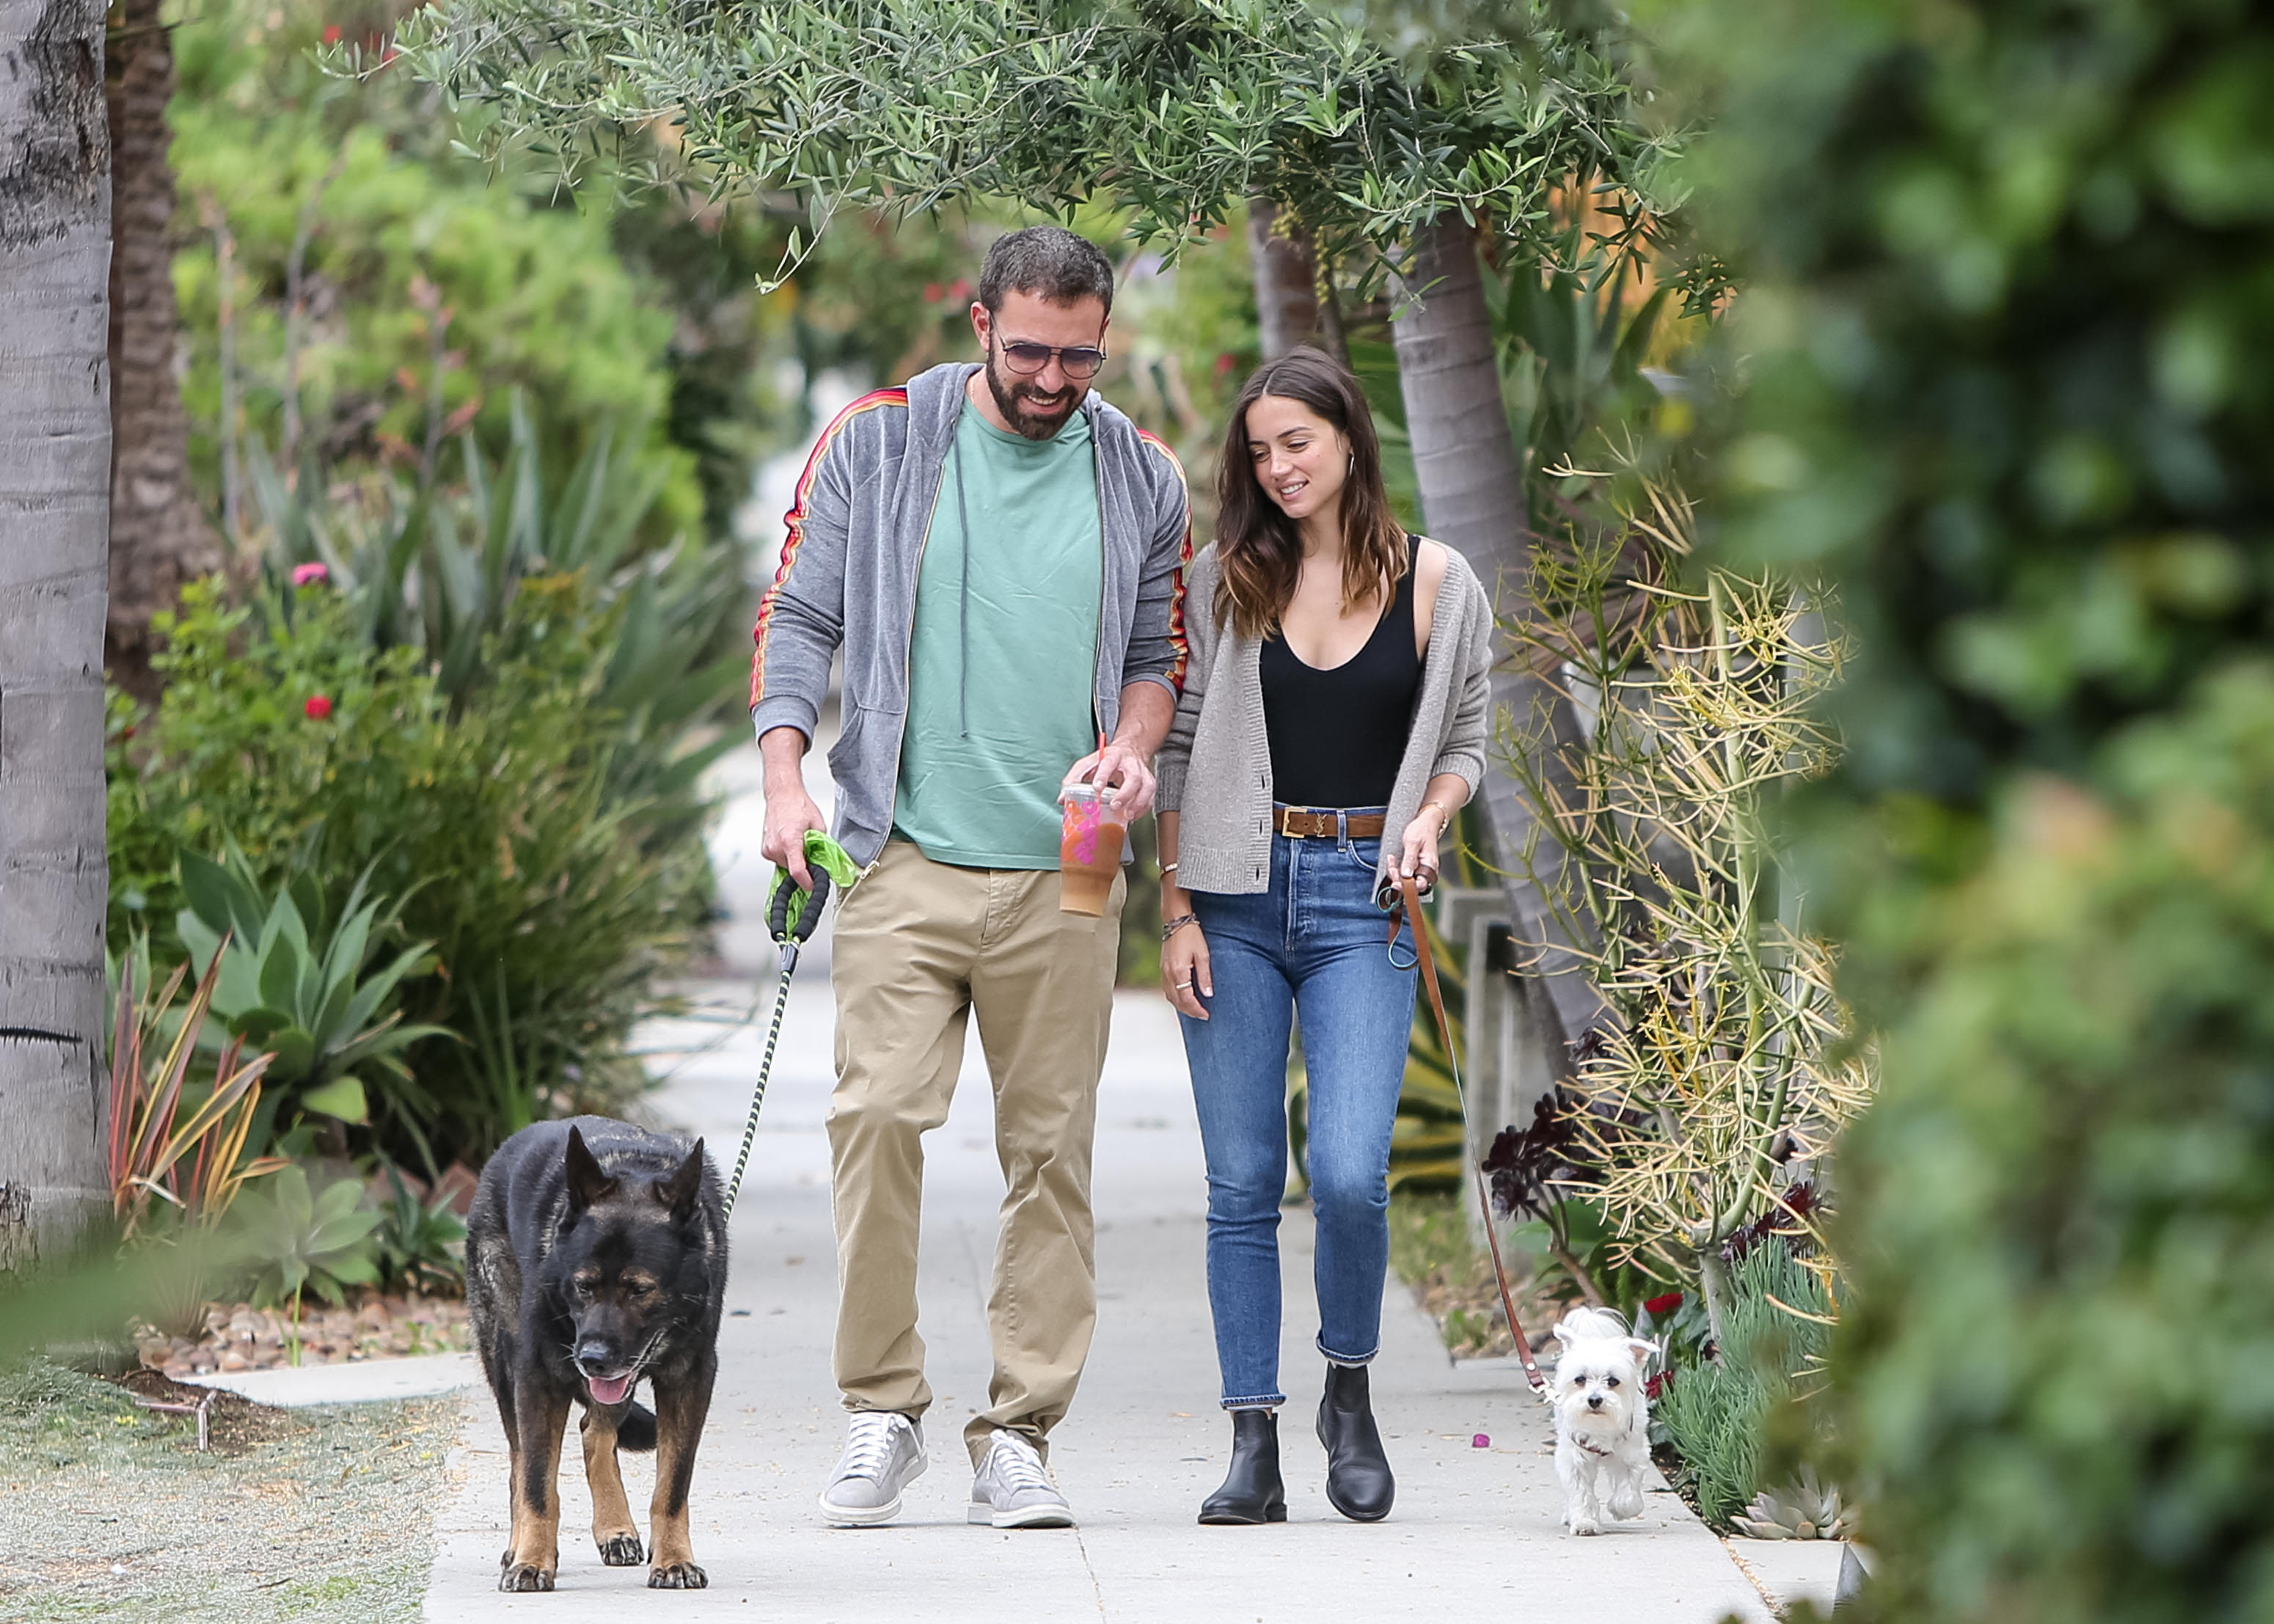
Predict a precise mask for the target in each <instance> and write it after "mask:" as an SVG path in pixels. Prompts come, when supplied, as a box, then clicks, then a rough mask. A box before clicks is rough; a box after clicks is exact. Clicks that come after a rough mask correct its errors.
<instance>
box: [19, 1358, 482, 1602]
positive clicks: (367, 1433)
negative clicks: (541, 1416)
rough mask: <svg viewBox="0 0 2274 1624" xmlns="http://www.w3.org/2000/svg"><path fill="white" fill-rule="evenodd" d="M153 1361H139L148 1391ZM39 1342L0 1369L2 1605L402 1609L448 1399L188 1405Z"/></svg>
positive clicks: (415, 1595)
mask: <svg viewBox="0 0 2274 1624" xmlns="http://www.w3.org/2000/svg"><path fill="white" fill-rule="evenodd" d="M159 1380H160V1379H156V1378H153V1377H149V1376H147V1375H146V1376H143V1377H140V1378H137V1379H136V1386H137V1388H147V1389H149V1390H151V1391H153V1392H154V1391H155V1387H154V1384H155V1383H157V1382H158V1381H159ZM134 1397H135V1392H134V1391H132V1390H130V1389H129V1388H127V1387H123V1386H120V1385H119V1384H117V1383H114V1382H109V1381H105V1380H99V1379H97V1378H95V1377H92V1376H86V1375H82V1374H80V1373H79V1372H77V1371H72V1370H68V1369H65V1368H64V1367H63V1366H61V1365H53V1364H49V1363H48V1362H46V1361H44V1360H39V1361H34V1362H33V1363H31V1364H29V1365H23V1366H19V1367H17V1368H13V1369H0V1617H4V1618H6V1619H9V1620H22V1621H23V1624H49V1621H50V1620H78V1619H93V1618H102V1619H105V1620H152V1621H153V1624H156V1621H157V1620H166V1621H168V1624H172V1621H174V1620H183V1621H185V1624H188V1621H204V1620H211V1621H213V1624H222V1620H227V1621H228V1624H267V1621H268V1620H282V1619H296V1618H312V1617H323V1618H353V1619H356V1620H370V1621H372V1624H385V1621H392V1620H404V1621H405V1624H407V1621H408V1620H415V1619H416V1618H417V1617H418V1609H419V1598H420V1595H421V1592H422V1591H423V1590H424V1588H425V1579H426V1571H427V1568H428V1567H429V1565H430V1564H431V1562H432V1560H433V1544H432V1530H433V1515H434V1508H435V1507H436V1505H437V1504H438V1503H439V1500H440V1494H441V1490H442V1458H443V1455H444V1453H445V1451H446V1450H447V1449H448V1447H449V1446H450V1443H451V1442H452V1440H454V1438H455V1437H456V1426H457V1417H458V1413H459V1405H458V1401H457V1400H456V1399H422V1400H414V1401H411V1402H406V1403H396V1404H358V1405H344V1406H341V1407H338V1408H336V1409H328V1410H289V1411H288V1410H269V1409H265V1408H263V1407H261V1406H260V1405H255V1404H248V1403H246V1402H244V1401H243V1400H241V1399H236V1398H233V1397H225V1398H223V1399H221V1400H217V1401H216V1402H215V1406H214V1414H213V1417H212V1421H213V1433H214V1447H213V1449H212V1451H211V1452H210V1453H207V1454H203V1455H201V1454H200V1453H199V1452H198V1449H197V1446H196V1441H195V1432H194V1428H193V1425H192V1423H191V1422H190V1421H189V1419H188V1418H187V1417H173V1416H167V1415H161V1414H158V1413H155V1412H153V1411H150V1410H141V1409H139V1408H137V1407H136V1406H135V1404H134V1402H133V1401H134Z"/></svg>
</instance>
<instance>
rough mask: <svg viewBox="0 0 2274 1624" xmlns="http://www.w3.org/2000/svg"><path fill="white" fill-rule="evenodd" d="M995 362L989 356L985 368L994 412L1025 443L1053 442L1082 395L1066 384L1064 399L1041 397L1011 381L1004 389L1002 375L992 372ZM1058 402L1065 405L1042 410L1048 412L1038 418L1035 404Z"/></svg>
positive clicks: (1017, 382)
mask: <svg viewBox="0 0 2274 1624" xmlns="http://www.w3.org/2000/svg"><path fill="white" fill-rule="evenodd" d="M995 361H996V357H994V356H992V355H990V356H989V357H987V365H986V368H985V371H986V373H987V392H988V393H989V394H990V395H993V396H994V397H995V410H998V411H999V412H1001V413H1002V414H1003V421H1004V422H1005V423H1007V424H1009V425H1011V426H1012V427H1013V428H1014V429H1016V430H1017V431H1018V432H1020V434H1022V435H1024V436H1025V437H1026V438H1027V439H1028V440H1050V439H1053V438H1055V437H1056V435H1057V434H1058V431H1059V430H1060V429H1062V428H1064V427H1065V425H1066V419H1067V418H1069V417H1073V413H1074V408H1075V407H1077V406H1079V405H1081V390H1079V389H1077V388H1075V387H1073V385H1071V384H1069V385H1067V386H1066V389H1065V395H1064V396H1063V397H1060V396H1058V395H1044V394H1043V392H1042V391H1040V390H1039V389H1036V388H1035V387H1032V386H1031V385H1028V384H1025V383H1021V382H1020V381H1019V380H1017V379H1016V378H1013V379H1012V380H1010V382H1009V383H1008V384H1007V386H1006V385H1005V381H1004V379H1003V376H1002V374H1000V373H998V372H996V370H995ZM1060 398H1063V399H1064V400H1065V405H1063V406H1060V407H1058V408H1055V409H1050V408H1045V409H1044V410H1049V411H1050V415H1049V416H1048V417H1044V416H1043V415H1041V413H1040V412H1038V411H1037V410H1035V403H1036V402H1047V401H1054V400H1058V399H1060Z"/></svg>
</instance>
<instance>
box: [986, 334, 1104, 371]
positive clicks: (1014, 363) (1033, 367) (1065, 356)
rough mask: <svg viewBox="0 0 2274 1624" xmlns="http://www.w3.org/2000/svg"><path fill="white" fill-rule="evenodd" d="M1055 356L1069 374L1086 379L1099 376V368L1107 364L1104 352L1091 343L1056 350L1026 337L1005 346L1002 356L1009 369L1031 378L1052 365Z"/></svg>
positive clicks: (1059, 366)
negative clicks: (1051, 360)
mask: <svg viewBox="0 0 2274 1624" xmlns="http://www.w3.org/2000/svg"><path fill="white" fill-rule="evenodd" d="M1052 356H1056V357H1058V370H1059V371H1060V372H1064V373H1065V375H1066V376H1067V377H1069V378H1073V379H1076V380H1085V379H1090V378H1095V377H1096V376H1097V369H1098V368H1099V367H1101V366H1103V365H1105V351H1103V350H1098V349H1095V348H1093V347H1091V346H1089V345H1088V344H1081V345H1077V346H1075V347H1074V348H1073V349H1071V350H1060V349H1055V348H1053V347H1052V346H1050V345H1049V344H1036V343H1030V342H1028V341H1027V340H1025V339H1023V338H1022V339H1020V340H1018V341H1017V342H1008V343H1005V345H1004V346H1003V359H1004V361H1005V364H1006V365H1009V367H1010V369H1011V370H1012V371H1013V372H1016V373H1018V374H1019V375H1020V377H1022V378H1031V377H1033V376H1034V375H1035V373H1036V372H1041V371H1042V370H1043V368H1044V367H1046V366H1048V365H1050V357H1052Z"/></svg>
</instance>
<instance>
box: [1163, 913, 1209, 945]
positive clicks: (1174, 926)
mask: <svg viewBox="0 0 2274 1624" xmlns="http://www.w3.org/2000/svg"><path fill="white" fill-rule="evenodd" d="M1200 922H1201V921H1199V920H1198V919H1196V918H1194V917H1193V915H1192V914H1178V915H1177V916H1176V918H1174V919H1172V920H1171V921H1168V922H1167V923H1166V924H1164V925H1163V926H1162V927H1161V940H1163V942H1165V941H1167V940H1168V939H1169V938H1170V937H1171V936H1174V935H1176V934H1177V932H1178V931H1179V930H1182V929H1184V928H1185V927H1186V925H1197V924H1199V923H1200Z"/></svg>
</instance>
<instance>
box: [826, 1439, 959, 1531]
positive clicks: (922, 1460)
mask: <svg viewBox="0 0 2274 1624" xmlns="http://www.w3.org/2000/svg"><path fill="white" fill-rule="evenodd" d="M930 1464H931V1462H930V1460H929V1459H928V1458H927V1457H925V1456H923V1455H918V1456H916V1463H915V1467H914V1468H912V1469H911V1470H909V1472H908V1475H907V1477H905V1478H903V1479H901V1482H900V1487H901V1489H902V1490H903V1491H906V1489H907V1486H908V1485H909V1484H911V1483H914V1482H915V1480H916V1479H917V1478H919V1477H922V1476H923V1475H924V1468H925V1467H927V1466H929V1465H930ZM900 1499H901V1496H900V1495H899V1494H895V1495H893V1496H892V1501H891V1503H890V1504H888V1505H883V1506H840V1505H839V1504H837V1503H836V1502H835V1501H834V1500H831V1499H830V1498H829V1496H828V1495H827V1494H826V1493H824V1494H823V1495H822V1497H821V1499H820V1500H819V1501H818V1502H817V1504H818V1505H819V1506H820V1507H821V1515H822V1519H823V1521H825V1522H827V1523H828V1524H829V1526H830V1527H832V1528H875V1527H876V1526H877V1525H878V1524H879V1523H883V1522H892V1521H893V1520H894V1519H895V1518H897V1517H898V1516H899V1515H900Z"/></svg>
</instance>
